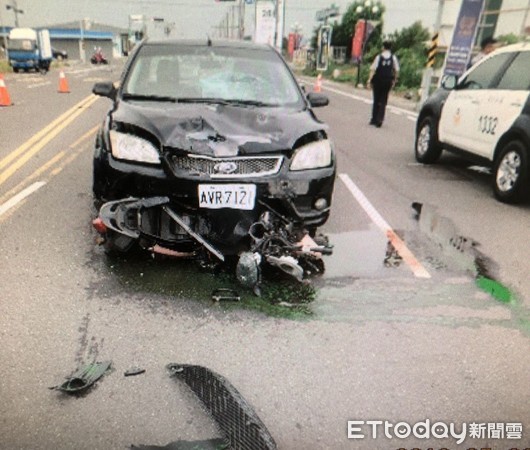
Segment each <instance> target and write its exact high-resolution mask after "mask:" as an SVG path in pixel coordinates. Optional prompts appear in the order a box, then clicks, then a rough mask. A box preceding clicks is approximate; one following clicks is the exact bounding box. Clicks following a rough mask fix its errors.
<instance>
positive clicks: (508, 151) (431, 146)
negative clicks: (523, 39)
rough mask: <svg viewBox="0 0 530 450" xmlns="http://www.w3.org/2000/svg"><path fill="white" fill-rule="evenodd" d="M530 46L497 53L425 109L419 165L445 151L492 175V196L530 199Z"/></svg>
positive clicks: (446, 85) (445, 87)
mask: <svg viewBox="0 0 530 450" xmlns="http://www.w3.org/2000/svg"><path fill="white" fill-rule="evenodd" d="M529 94H530V43H522V44H515V45H510V46H506V47H503V48H500V49H498V50H496V51H495V52H493V53H491V54H490V55H488V56H487V57H486V58H484V59H483V60H481V61H480V62H479V63H477V64H476V65H475V66H473V67H472V68H471V69H469V70H468V71H467V72H466V73H464V75H462V77H460V79H458V80H457V78H456V77H454V76H450V77H446V78H445V79H444V80H443V82H442V88H441V89H438V90H437V91H436V92H434V93H433V94H432V96H431V97H429V99H428V100H427V101H426V102H425V104H424V105H423V106H422V108H421V111H420V114H419V116H418V121H417V125H416V142H415V154H416V160H417V161H419V162H421V163H425V164H431V163H434V162H436V161H437V160H438V158H439V157H440V155H441V153H442V150H444V149H445V150H449V151H451V152H454V153H459V154H461V155H462V156H464V157H465V158H466V159H469V160H470V161H473V162H475V163H478V164H481V165H486V166H489V167H491V168H492V169H493V191H494V194H495V196H496V197H497V199H499V200H500V201H502V202H506V203H515V202H518V201H522V200H524V199H526V198H528V197H529V196H530V181H529V172H530V99H529Z"/></svg>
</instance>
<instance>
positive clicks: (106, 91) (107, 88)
mask: <svg viewBox="0 0 530 450" xmlns="http://www.w3.org/2000/svg"><path fill="white" fill-rule="evenodd" d="M92 93H93V94H96V95H100V96H101V97H108V98H110V99H111V100H116V88H115V87H114V84H113V83H112V82H111V81H105V82H103V83H96V84H95V85H94V87H93V88H92Z"/></svg>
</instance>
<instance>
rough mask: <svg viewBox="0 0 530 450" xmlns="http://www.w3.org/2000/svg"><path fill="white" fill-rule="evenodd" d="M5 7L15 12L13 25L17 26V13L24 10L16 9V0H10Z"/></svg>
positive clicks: (22, 12) (21, 12)
mask: <svg viewBox="0 0 530 450" xmlns="http://www.w3.org/2000/svg"><path fill="white" fill-rule="evenodd" d="M6 9H7V10H8V11H9V10H10V9H12V10H13V12H14V13H15V27H17V28H18V27H19V24H18V15H19V14H24V11H22V10H21V9H18V5H17V0H11V4H10V5H6Z"/></svg>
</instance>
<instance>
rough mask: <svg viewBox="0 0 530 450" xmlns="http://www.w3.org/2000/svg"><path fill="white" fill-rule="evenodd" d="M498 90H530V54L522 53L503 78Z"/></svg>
mask: <svg viewBox="0 0 530 450" xmlns="http://www.w3.org/2000/svg"><path fill="white" fill-rule="evenodd" d="M497 88H498V89H510V90H520V91H526V90H528V89H530V52H521V53H519V54H518V55H517V57H516V58H515V59H514V60H513V62H512V63H511V64H510V66H509V67H508V68H507V69H506V72H505V73H504V75H503V76H502V78H501V81H500V82H499V85H498V86H497Z"/></svg>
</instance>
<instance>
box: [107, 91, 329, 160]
mask: <svg viewBox="0 0 530 450" xmlns="http://www.w3.org/2000/svg"><path fill="white" fill-rule="evenodd" d="M112 120H113V121H114V122H115V123H116V124H121V125H125V126H133V127H137V128H140V129H143V130H145V131H147V132H149V133H150V134H152V135H153V136H154V137H155V138H156V139H157V140H158V141H159V142H160V144H161V145H162V147H165V148H167V147H170V148H178V149H181V150H185V151H188V152H192V153H196V154H202V155H208V156H215V157H222V156H236V155H245V154H259V153H267V152H277V151H282V150H286V149H292V148H293V146H294V145H295V143H296V141H297V140H298V139H300V137H302V136H305V135H307V134H309V133H313V132H318V131H324V130H326V129H327V126H326V125H325V124H323V123H321V122H319V121H318V120H317V119H316V118H315V116H314V115H313V113H312V112H311V111H310V110H296V109H286V108H281V107H268V108H257V107H253V106H232V105H224V104H190V103H183V104H178V103H177V104H173V103H171V104H163V105H162V106H161V104H160V103H159V102H157V103H146V102H134V101H120V102H119V103H118V105H117V108H116V110H115V111H113V113H112Z"/></svg>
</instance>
